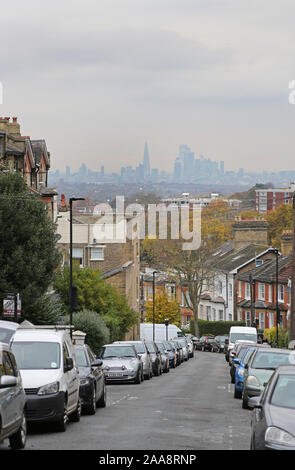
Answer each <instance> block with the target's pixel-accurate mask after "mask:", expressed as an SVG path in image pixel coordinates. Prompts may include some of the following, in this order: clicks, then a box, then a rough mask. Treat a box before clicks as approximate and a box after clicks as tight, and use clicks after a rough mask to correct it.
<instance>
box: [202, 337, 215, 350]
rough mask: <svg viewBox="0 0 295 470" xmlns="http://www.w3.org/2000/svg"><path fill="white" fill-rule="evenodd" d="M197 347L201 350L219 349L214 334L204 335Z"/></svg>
mask: <svg viewBox="0 0 295 470" xmlns="http://www.w3.org/2000/svg"><path fill="white" fill-rule="evenodd" d="M197 349H200V350H201V351H211V352H215V351H217V345H216V342H215V338H214V336H202V337H201V338H200V342H199V343H198V344H197Z"/></svg>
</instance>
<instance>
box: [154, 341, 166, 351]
mask: <svg viewBox="0 0 295 470" xmlns="http://www.w3.org/2000/svg"><path fill="white" fill-rule="evenodd" d="M156 344H157V346H158V349H159V350H160V351H161V352H164V350H165V349H164V346H163V344H162V343H156Z"/></svg>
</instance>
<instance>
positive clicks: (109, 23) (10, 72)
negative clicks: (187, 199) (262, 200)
mask: <svg viewBox="0 0 295 470" xmlns="http://www.w3.org/2000/svg"><path fill="white" fill-rule="evenodd" d="M70 5H71V7H69V4H68V3H67V2H57V1H56V0H52V1H51V2H50V3H46V4H44V3H43V2H42V3H41V2H37V1H36V0H27V1H26V2H21V1H20V0H15V1H14V2H13V3H6V4H5V7H3V8H2V11H1V18H0V38H1V44H2V46H3V47H2V49H1V54H0V56H1V62H0V64H1V65H0V82H2V84H3V91H4V93H3V104H0V115H2V116H18V119H19V122H20V124H21V130H22V134H23V135H30V136H31V137H32V138H44V139H45V140H46V142H47V146H48V149H49V150H50V152H51V156H52V169H53V171H54V170H55V169H60V170H62V169H64V168H65V166H66V165H70V166H71V168H73V170H75V169H77V168H79V166H80V165H81V163H82V162H84V163H85V164H86V165H87V166H88V167H89V168H91V169H97V170H99V168H100V166H101V165H104V166H105V171H106V172H119V170H120V167H121V166H126V165H131V166H133V167H134V166H136V165H138V163H139V162H142V159H143V151H144V142H145V141H147V142H148V145H149V154H150V163H151V167H157V168H159V169H160V170H165V169H166V170H167V171H173V163H174V159H175V157H176V156H177V154H178V147H179V145H180V144H187V145H188V146H189V147H190V148H191V150H192V151H193V152H194V153H195V157H196V158H198V157H199V155H200V154H202V155H204V157H205V158H211V159H212V160H215V161H221V160H223V161H224V162H225V168H226V169H231V170H237V169H238V168H240V167H243V168H244V169H245V170H247V171H251V170H252V171H263V170H264V169H267V170H269V171H280V170H295V161H294V148H293V147H294V146H293V135H294V125H295V105H291V104H290V103H289V101H288V96H289V93H290V90H289V88H288V86H289V82H290V81H291V80H294V79H295V54H294V52H295V51H294V49H295V41H294V36H295V32H294V26H293V18H294V14H295V4H294V2H293V1H291V0H284V1H283V2H277V1H275V0H260V2H257V1H254V0H248V1H247V2H244V1H242V0H124V1H123V0H100V2H97V1H96V0H84V1H83V2H82V1H81V0H72V1H71V4H70Z"/></svg>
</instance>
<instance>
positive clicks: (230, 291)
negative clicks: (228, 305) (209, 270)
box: [228, 282, 233, 299]
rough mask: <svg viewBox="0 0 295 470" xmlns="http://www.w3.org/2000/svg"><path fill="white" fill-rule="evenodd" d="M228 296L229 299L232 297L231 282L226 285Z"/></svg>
mask: <svg viewBox="0 0 295 470" xmlns="http://www.w3.org/2000/svg"><path fill="white" fill-rule="evenodd" d="M228 296H229V298H230V299H232V297H233V285H232V283H231V282H230V283H229V285H228Z"/></svg>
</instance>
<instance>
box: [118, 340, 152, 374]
mask: <svg viewBox="0 0 295 470" xmlns="http://www.w3.org/2000/svg"><path fill="white" fill-rule="evenodd" d="M114 344H133V345H134V346H135V349H136V352H137V354H138V355H139V356H140V357H141V360H142V365H143V375H144V379H145V380H150V379H151V378H152V377H153V363H152V360H151V356H150V353H149V351H148V349H147V347H146V345H145V342H144V341H115V342H114Z"/></svg>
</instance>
